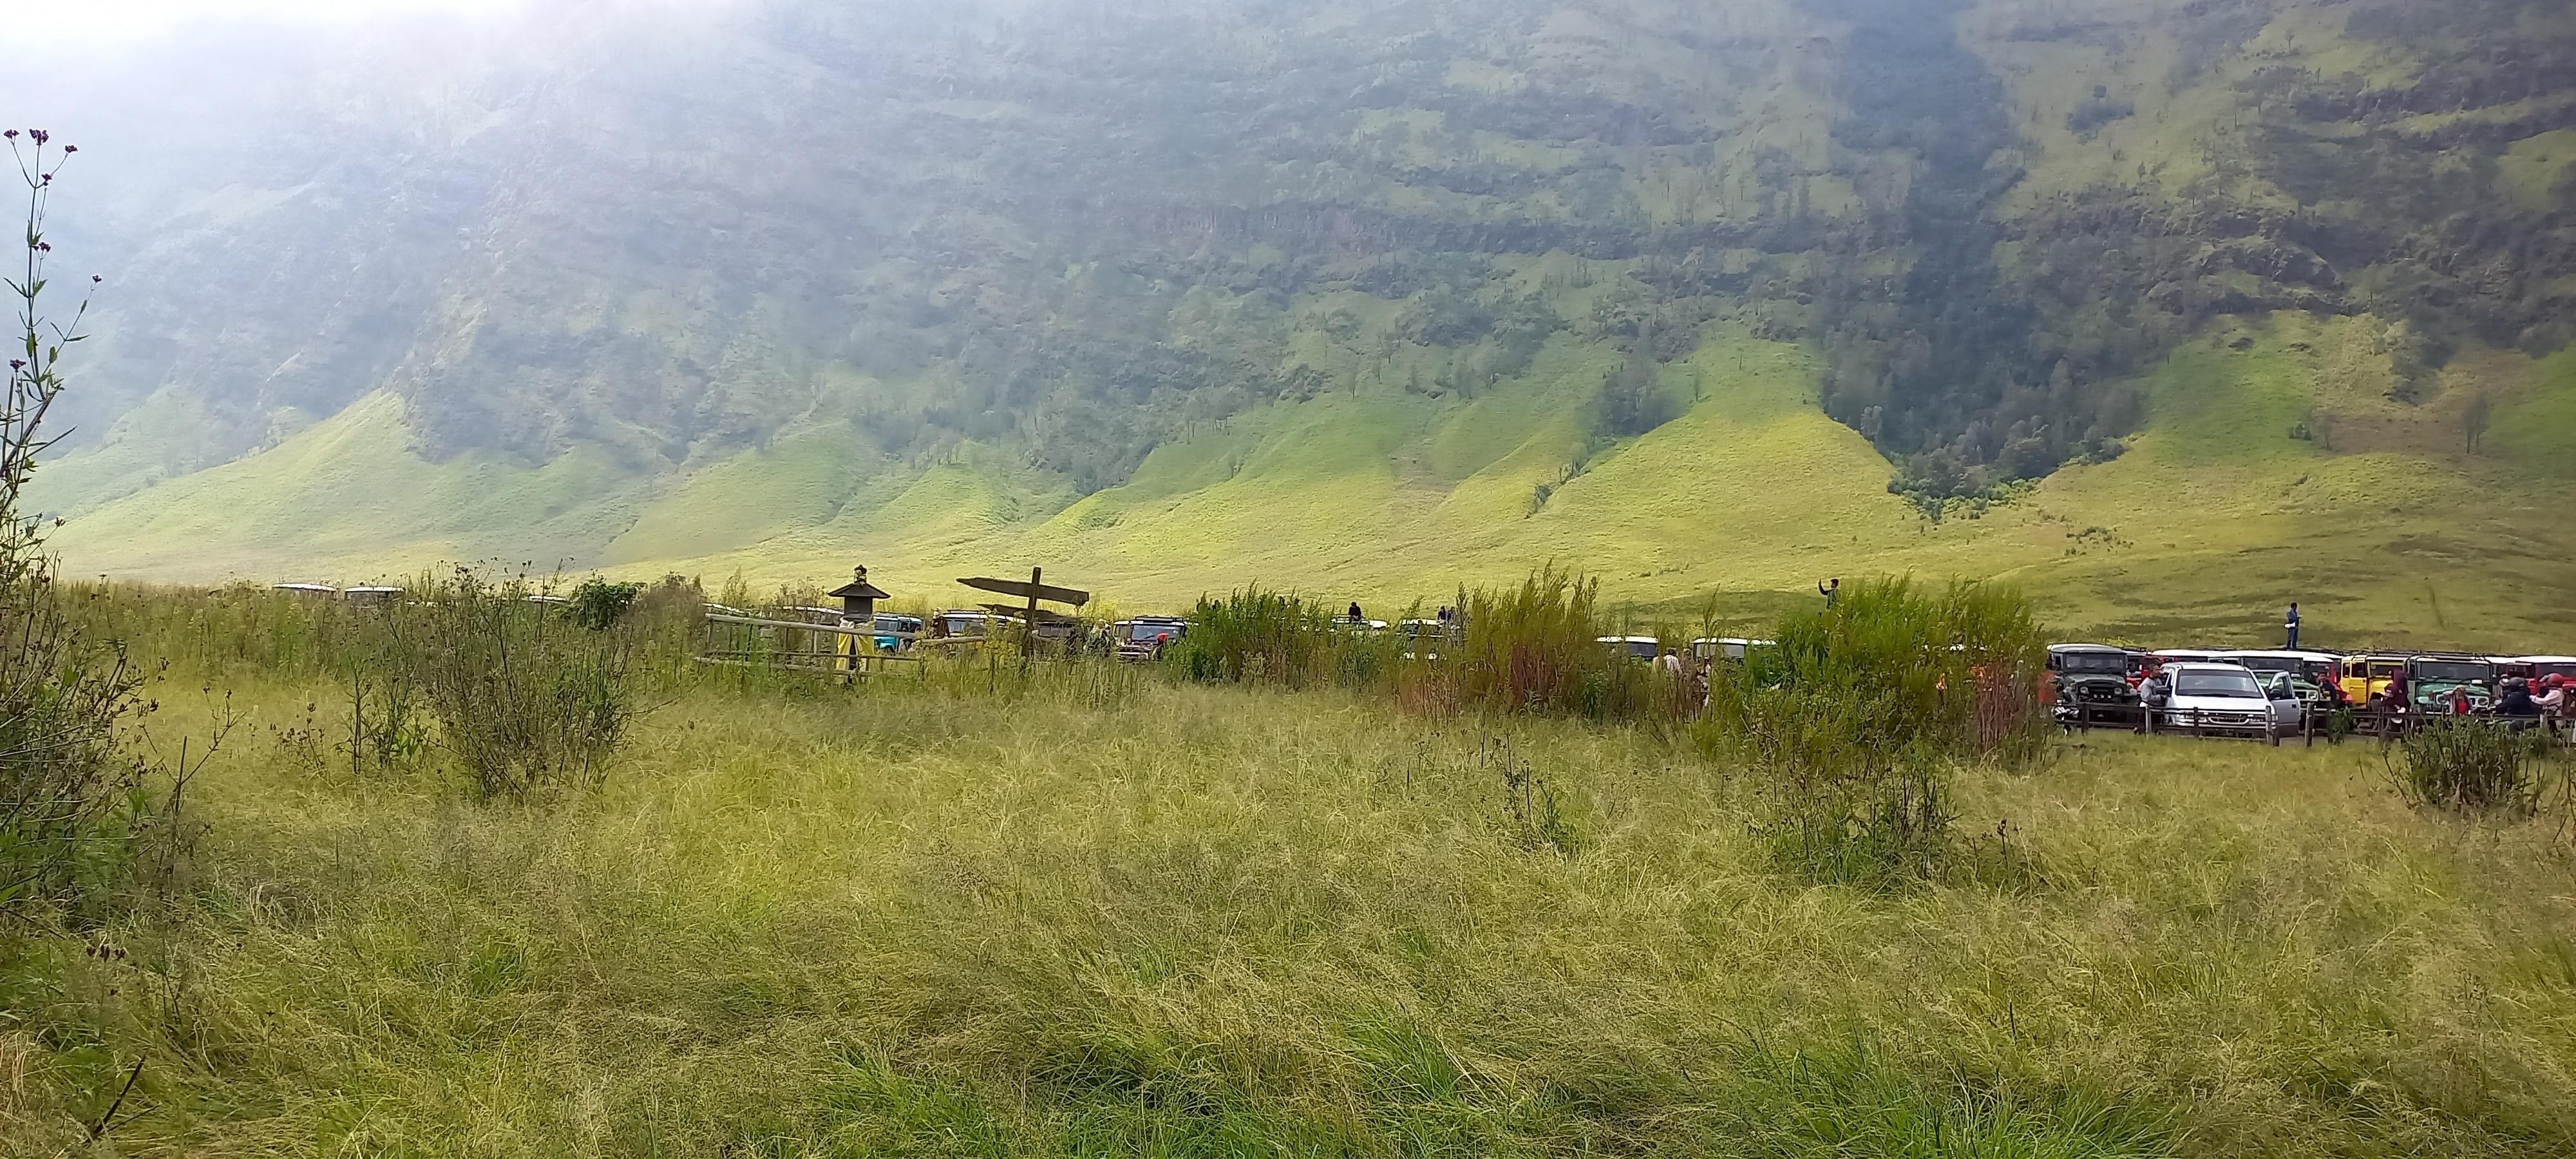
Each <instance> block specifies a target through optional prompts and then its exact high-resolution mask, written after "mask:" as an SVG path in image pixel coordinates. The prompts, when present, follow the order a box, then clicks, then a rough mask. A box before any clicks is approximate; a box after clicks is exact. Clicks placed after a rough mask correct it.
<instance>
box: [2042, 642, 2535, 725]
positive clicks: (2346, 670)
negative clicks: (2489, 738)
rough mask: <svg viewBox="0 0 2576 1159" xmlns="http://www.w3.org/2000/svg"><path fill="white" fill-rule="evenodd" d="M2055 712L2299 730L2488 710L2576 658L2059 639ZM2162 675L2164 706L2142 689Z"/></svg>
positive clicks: (2051, 659) (2085, 717)
mask: <svg viewBox="0 0 2576 1159" xmlns="http://www.w3.org/2000/svg"><path fill="white" fill-rule="evenodd" d="M2048 668H2049V672H2050V673H2051V674H2052V676H2053V683H2054V686H2055V689H2056V694H2057V712H2058V715H2059V717H2060V718H2061V719H2064V720H2067V721H2068V722H2069V723H2085V724H2091V723H2118V722H2127V723H2134V722H2137V721H2139V720H2141V719H2144V718H2147V717H2148V716H2149V715H2150V712H2149V710H2150V709H2153V710H2154V712H2153V716H2154V719H2153V720H2151V721H2150V723H2157V724H2168V725H2180V724H2182V723H2184V722H2189V724H2190V725H2191V726H2193V727H2197V728H2200V729H2203V730H2207V731H2230V730H2247V731H2251V730H2254V729H2259V728H2269V729H2279V728H2290V729H2296V728H2298V727H2300V726H2301V724H2302V723H2303V722H2305V721H2307V720H2309V719H2311V718H2313V717H2315V716H2317V715H2319V714H2323V713H2328V712H2332V711H2334V710H2336V709H2340V708H2349V709H2352V710H2353V711H2355V712H2356V713H2361V714H2369V715H2372V716H2376V717H2382V718H2385V717H2401V716H2410V715H2449V714H2458V713H2469V714H2485V713H2489V712H2492V711H2494V709H2495V707H2496V704H2497V702H2498V701H2499V700H2500V699H2501V698H2502V696H2503V694H2504V690H2505V687H2506V684H2507V682H2508V681H2512V680H2523V681H2529V682H2532V683H2533V684H2534V685H2535V686H2537V685H2538V684H2539V683H2540V682H2543V681H2547V680H2550V679H2551V678H2553V677H2555V678H2559V679H2563V680H2568V681H2576V656H2479V655H2473V654H2468V653H2456V652H2361V653H2351V654H2344V653H2335V652H2310V651H2294V650H2247V651H2213V650H2205V649H2196V648H2169V649H2161V650H2152V651H2150V650H2144V649H2136V648H2117V647H2112V646H2109V645H2105V644H2058V645H2053V646H2051V647H2050V648H2049V650H2048ZM2151 675H2154V676H2159V677H2161V681H2160V684H2159V687H2158V688H2157V691H2158V692H2160V693H2161V698H2160V699H2161V703H2159V704H2156V705H2152V706H2151V705H2148V704H2147V703H2146V702H2145V698H2144V695H2143V693H2142V689H2144V688H2145V687H2146V682H2147V680H2148V678H2149V677H2150V676H2151Z"/></svg>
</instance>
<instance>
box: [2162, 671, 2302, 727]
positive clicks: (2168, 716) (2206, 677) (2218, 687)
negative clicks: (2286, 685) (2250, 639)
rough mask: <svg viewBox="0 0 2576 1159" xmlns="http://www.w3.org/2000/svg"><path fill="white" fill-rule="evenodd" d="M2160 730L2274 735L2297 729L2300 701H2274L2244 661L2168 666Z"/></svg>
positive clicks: (2300, 709) (2165, 672)
mask: <svg viewBox="0 0 2576 1159" xmlns="http://www.w3.org/2000/svg"><path fill="white" fill-rule="evenodd" d="M2164 676H2165V703H2164V707H2163V708H2161V709H2159V710H2158V711H2157V713H2156V728H2157V729H2158V730H2160V731H2165V732H2229V733H2242V734H2245V735H2248V736H2273V735H2276V734H2278V733H2280V732H2283V731H2289V730H2295V729H2297V728H2298V727H2299V714H2300V713H2301V712H2302V711H2304V709H2302V708H2301V707H2300V706H2299V702H2298V701H2297V700H2295V699H2293V700H2274V699H2272V698H2271V697H2270V696H2268V695H2266V694H2265V693H2264V691H2263V684H2262V682H2261V681H2260V680H2258V679H2256V678H2255V675H2254V672H2253V670H2251V669H2249V668H2247V667H2245V666H2244V665H2242V664H2167V665H2165V669H2164Z"/></svg>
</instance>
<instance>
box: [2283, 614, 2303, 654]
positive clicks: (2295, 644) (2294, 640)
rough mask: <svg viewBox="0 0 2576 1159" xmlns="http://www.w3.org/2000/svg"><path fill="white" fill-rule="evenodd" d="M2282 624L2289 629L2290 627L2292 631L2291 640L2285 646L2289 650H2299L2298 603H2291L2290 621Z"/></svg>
mask: <svg viewBox="0 0 2576 1159" xmlns="http://www.w3.org/2000/svg"><path fill="white" fill-rule="evenodd" d="M2282 626H2283V627H2286V628H2288V629H2289V631H2290V642H2289V643H2288V644H2285V645H2283V647H2285V648H2287V649H2288V650H2290V651H2292V652H2296V651H2298V650H2299V605H2298V604H2296V603H2293V604H2291V605H2290V618H2289V621H2288V622H2287V623H2286V624H2284V625H2282Z"/></svg>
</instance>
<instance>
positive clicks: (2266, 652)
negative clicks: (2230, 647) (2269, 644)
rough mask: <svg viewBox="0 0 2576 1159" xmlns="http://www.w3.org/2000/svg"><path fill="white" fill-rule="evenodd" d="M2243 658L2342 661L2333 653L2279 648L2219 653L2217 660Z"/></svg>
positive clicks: (2340, 657)
mask: <svg viewBox="0 0 2576 1159" xmlns="http://www.w3.org/2000/svg"><path fill="white" fill-rule="evenodd" d="M2245 656H2255V657H2260V658H2262V659H2265V660H2280V659H2289V660H2341V659H2343V657H2342V656H2340V655H2337V654H2335V653H2333V652H2308V651H2297V652H2292V651H2288V650H2286V649H2279V648H2273V649H2252V650H2248V651H2243V652H2220V653H2218V658H2219V659H2222V660H2227V659H2235V658H2238V657H2245Z"/></svg>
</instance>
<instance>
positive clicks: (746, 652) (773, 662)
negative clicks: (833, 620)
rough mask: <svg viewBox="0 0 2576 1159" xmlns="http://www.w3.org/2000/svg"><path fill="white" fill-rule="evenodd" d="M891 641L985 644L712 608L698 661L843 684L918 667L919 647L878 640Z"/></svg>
mask: <svg viewBox="0 0 2576 1159" xmlns="http://www.w3.org/2000/svg"><path fill="white" fill-rule="evenodd" d="M887 639H892V640H896V641H899V642H900V643H901V645H903V646H907V647H908V648H909V649H912V650H918V649H923V648H958V647H966V646H969V645H976V644H982V643H983V642H984V641H985V639H986V637H983V636H936V637H934V636H929V635H925V634H923V633H919V632H883V631H878V630H877V629H876V628H875V627H873V626H871V627H865V628H859V627H851V626H849V625H845V624H816V623H810V622H807V621H803V620H774V619H770V618H768V617H765V616H736V615H726V614H723V613H719V612H709V613H707V616H706V638H705V640H704V642H703V644H702V646H701V647H700V648H699V650H698V656H697V662H698V663H700V664H703V665H709V666H716V667H742V668H766V669H773V670H782V671H790V672H807V673H812V674H814V675H818V676H831V677H837V678H839V679H840V680H842V681H843V682H844V683H848V682H852V681H857V680H860V679H864V678H866V677H868V676H871V675H875V674H878V673H883V672H887V671H890V670H891V668H892V666H893V665H899V664H912V665H919V664H920V663H921V662H922V661H923V660H924V659H925V657H923V656H921V655H918V654H916V651H910V650H908V651H896V652H889V651H883V650H881V649H880V648H879V646H878V641H880V640H887Z"/></svg>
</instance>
